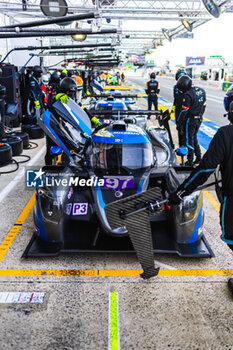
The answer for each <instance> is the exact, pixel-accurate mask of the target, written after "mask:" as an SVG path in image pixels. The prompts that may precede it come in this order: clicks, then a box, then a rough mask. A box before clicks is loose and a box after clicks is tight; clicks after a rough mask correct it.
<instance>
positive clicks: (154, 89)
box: [145, 73, 159, 118]
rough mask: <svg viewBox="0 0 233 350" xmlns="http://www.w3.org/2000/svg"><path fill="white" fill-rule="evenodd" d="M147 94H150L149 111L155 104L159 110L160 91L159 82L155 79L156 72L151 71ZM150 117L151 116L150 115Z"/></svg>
mask: <svg viewBox="0 0 233 350" xmlns="http://www.w3.org/2000/svg"><path fill="white" fill-rule="evenodd" d="M146 85H147V88H146V90H145V91H146V94H147V95H148V111H151V110H152V109H151V108H152V105H154V107H155V110H156V111H157V110H158V96H157V94H158V93H159V83H158V81H156V80H155V73H151V75H150V80H149V81H148V82H147V83H146ZM148 118H150V116H149V115H148Z"/></svg>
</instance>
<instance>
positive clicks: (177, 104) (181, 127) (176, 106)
mask: <svg viewBox="0 0 233 350" xmlns="http://www.w3.org/2000/svg"><path fill="white" fill-rule="evenodd" d="M182 75H186V71H185V69H178V70H177V72H176V75H175V79H176V81H177V80H178V79H179V78H180V77H181V76H182ZM183 96H184V93H183V92H182V91H180V90H179V89H178V88H177V84H176V85H174V88H173V97H174V102H173V106H172V112H173V113H174V112H175V120H176V129H177V132H178V142H179V147H182V146H185V123H182V118H181V119H180V117H181V116H180V113H181V111H182V105H183ZM179 119H180V123H179V122H177V120H179Z"/></svg>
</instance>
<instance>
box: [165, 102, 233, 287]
mask: <svg viewBox="0 0 233 350" xmlns="http://www.w3.org/2000/svg"><path fill="white" fill-rule="evenodd" d="M228 119H229V121H230V122H231V123H233V101H232V102H231V103H230V105H229V111H228ZM218 165H220V172H221V177H222V186H221V187H219V185H216V189H217V191H216V192H217V195H218V199H219V201H220V203H221V209H220V225H221V228H222V235H221V239H222V240H223V241H224V242H225V243H226V244H227V245H228V247H229V248H230V249H231V250H232V251H233V215H232V213H233V125H227V126H222V127H221V128H219V129H218V131H217V132H216V134H215V136H214V137H213V139H212V141H211V143H210V145H209V148H208V150H207V151H206V153H205V154H204V156H203V158H202V160H201V162H200V164H199V165H198V167H196V168H195V170H194V171H193V172H192V173H191V174H190V176H189V177H188V178H187V179H186V180H185V181H184V182H183V183H182V184H181V185H180V186H179V187H178V189H177V190H176V191H175V192H173V193H171V194H170V196H169V202H170V204H172V205H178V204H180V202H181V201H182V199H183V197H185V196H188V195H189V194H191V193H192V192H193V191H194V190H195V189H196V188H197V187H198V186H200V185H202V184H203V183H204V182H205V181H206V180H207V179H208V177H209V176H210V175H211V174H212V173H213V172H214V171H215V169H216V167H217V166H218ZM228 286H229V289H230V290H231V292H232V293H233V278H231V279H230V280H229V281H228Z"/></svg>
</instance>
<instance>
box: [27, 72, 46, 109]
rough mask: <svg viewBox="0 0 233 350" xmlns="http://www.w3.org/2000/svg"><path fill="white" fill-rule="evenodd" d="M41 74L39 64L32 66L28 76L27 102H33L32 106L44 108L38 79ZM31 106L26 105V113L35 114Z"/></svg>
mask: <svg viewBox="0 0 233 350" xmlns="http://www.w3.org/2000/svg"><path fill="white" fill-rule="evenodd" d="M41 74H42V69H41V67H40V66H34V67H33V74H32V75H31V76H30V78H29V102H33V104H34V108H40V109H44V95H43V91H42V90H41V87H40V82H39V79H40V77H41ZM34 108H33V106H32V105H31V104H29V105H28V114H29V115H30V114H33V115H34V114H35V110H34Z"/></svg>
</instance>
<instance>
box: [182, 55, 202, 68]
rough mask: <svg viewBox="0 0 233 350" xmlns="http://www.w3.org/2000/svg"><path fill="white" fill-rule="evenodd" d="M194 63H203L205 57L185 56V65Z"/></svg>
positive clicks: (200, 64)
mask: <svg viewBox="0 0 233 350" xmlns="http://www.w3.org/2000/svg"><path fill="white" fill-rule="evenodd" d="M194 64H197V65H199V66H202V65H204V64H205V57H203V56H201V57H186V66H193V65H194Z"/></svg>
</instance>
